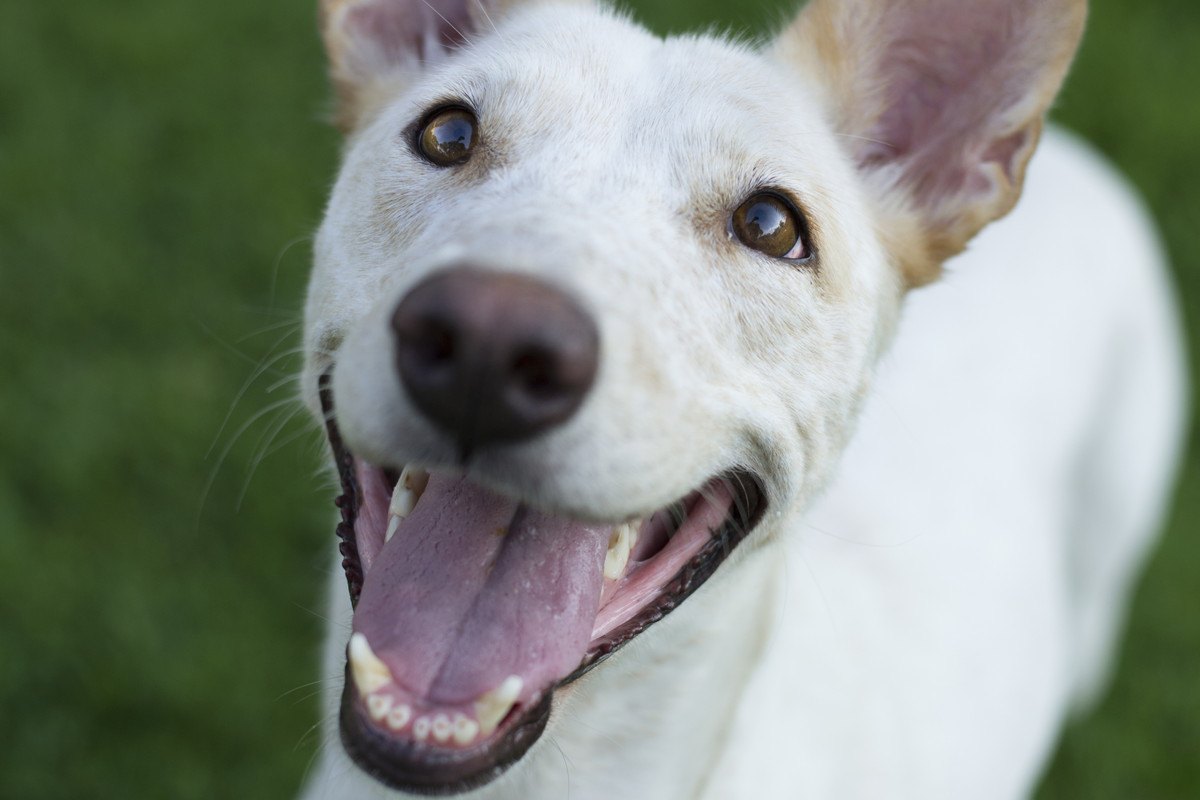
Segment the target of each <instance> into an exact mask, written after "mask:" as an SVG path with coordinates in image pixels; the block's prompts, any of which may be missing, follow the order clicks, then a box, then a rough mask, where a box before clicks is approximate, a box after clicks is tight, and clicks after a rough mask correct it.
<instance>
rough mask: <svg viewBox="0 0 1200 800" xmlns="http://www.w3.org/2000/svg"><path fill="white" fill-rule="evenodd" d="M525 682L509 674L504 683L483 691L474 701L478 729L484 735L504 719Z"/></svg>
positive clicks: (494, 728)
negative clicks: (488, 690)
mask: <svg viewBox="0 0 1200 800" xmlns="http://www.w3.org/2000/svg"><path fill="white" fill-rule="evenodd" d="M524 687H525V682H524V681H523V680H521V678H520V677H518V676H516V675H509V676H508V677H507V678H505V679H504V683H502V684H500V685H499V686H497V687H496V688H495V689H492V690H491V691H490V692H485V693H484V694H483V695H481V696H480V698H479V699H478V700H476V701H475V716H476V717H477V718H478V719H479V730H480V732H482V733H483V735H484V736H487V735H488V734H490V733H491V732H492V731H494V730H496V726H497V725H499V724H500V720H502V719H504V717H505V715H506V714H508V712H509V711H510V710H512V707H513V706H514V705H516V702H517V697H518V696H519V695H520V694H521V689H523V688H524Z"/></svg>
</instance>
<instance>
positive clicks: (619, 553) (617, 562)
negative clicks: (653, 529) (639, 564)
mask: <svg viewBox="0 0 1200 800" xmlns="http://www.w3.org/2000/svg"><path fill="white" fill-rule="evenodd" d="M640 527H641V524H640V523H639V522H636V521H635V522H625V523H622V524H621V525H618V526H617V527H615V528H613V532H612V538H610V539H609V542H608V552H607V553H605V554H604V577H605V578H607V579H608V580H610V581H615V580H617V579H618V578H620V577H621V576H622V575H624V574H625V567H626V566H628V565H629V553H630V551H632V550H633V546H634V544H636V543H637V535H638V528H640Z"/></svg>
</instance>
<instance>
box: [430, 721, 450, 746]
mask: <svg viewBox="0 0 1200 800" xmlns="http://www.w3.org/2000/svg"><path fill="white" fill-rule="evenodd" d="M430 727H431V729H432V730H433V738H434V739H437V740H438V741H439V742H445V741H447V740H448V739H449V738H450V734H452V733H454V725H453V724H452V723H451V722H450V718H449V717H448V716H446V715H445V714H438V715H437V716H435V717H434V718H433V725H431V726H430Z"/></svg>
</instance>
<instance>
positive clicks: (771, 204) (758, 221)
mask: <svg viewBox="0 0 1200 800" xmlns="http://www.w3.org/2000/svg"><path fill="white" fill-rule="evenodd" d="M733 232H734V234H735V235H736V236H737V237H738V239H740V240H741V242H742V244H744V245H746V246H747V247H749V248H751V249H753V250H757V251H759V252H760V253H763V254H764V255H768V256H771V257H772V258H786V259H795V260H799V259H803V258H806V257H807V256H808V251H807V248H806V246H805V243H804V233H803V225H802V223H801V221H800V215H799V214H798V213H797V212H796V210H795V209H794V208H793V207H792V206H791V205H790V204H789V203H787V202H786V201H785V200H783V199H782V198H781V197H777V196H776V195H773V194H765V193H763V194H756V195H754V196H752V197H751V198H750V199H749V200H747V201H746V202H744V203H742V204H741V206H739V207H738V209H737V211H735V212H733Z"/></svg>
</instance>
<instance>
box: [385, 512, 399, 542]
mask: <svg viewBox="0 0 1200 800" xmlns="http://www.w3.org/2000/svg"><path fill="white" fill-rule="evenodd" d="M399 527H400V518H399V517H397V516H395V515H389V516H388V526H387V533H385V534H384V535H383V541H384V542H385V543H386V542H390V541H391V540H392V537H393V536H395V535H396V529H397V528H399Z"/></svg>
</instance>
